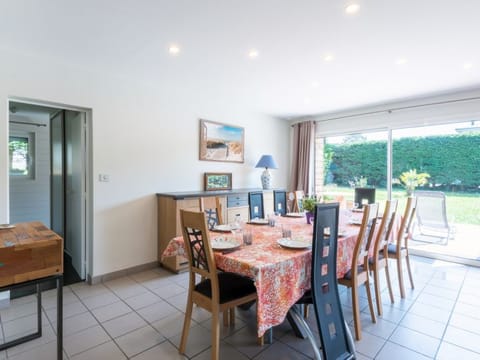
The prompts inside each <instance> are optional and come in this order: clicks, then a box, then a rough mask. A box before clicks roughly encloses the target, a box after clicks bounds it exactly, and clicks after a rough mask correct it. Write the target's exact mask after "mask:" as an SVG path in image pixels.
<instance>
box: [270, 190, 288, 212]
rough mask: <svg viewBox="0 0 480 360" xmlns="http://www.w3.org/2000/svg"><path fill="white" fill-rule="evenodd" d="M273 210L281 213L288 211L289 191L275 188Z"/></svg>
mask: <svg viewBox="0 0 480 360" xmlns="http://www.w3.org/2000/svg"><path fill="white" fill-rule="evenodd" d="M273 211H275V212H276V213H278V214H280V215H285V214H286V212H287V193H286V191H283V190H273Z"/></svg>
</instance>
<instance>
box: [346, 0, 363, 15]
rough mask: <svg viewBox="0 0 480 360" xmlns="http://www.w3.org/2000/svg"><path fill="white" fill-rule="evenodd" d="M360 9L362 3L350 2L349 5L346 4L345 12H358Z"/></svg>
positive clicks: (351, 13) (350, 13) (349, 13)
mask: <svg viewBox="0 0 480 360" xmlns="http://www.w3.org/2000/svg"><path fill="white" fill-rule="evenodd" d="M359 10H360V5H359V4H357V3H350V4H348V5H347V6H345V12H346V13H347V14H348V15H353V14H356V13H357V12H358V11H359Z"/></svg>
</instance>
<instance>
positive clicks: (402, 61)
mask: <svg viewBox="0 0 480 360" xmlns="http://www.w3.org/2000/svg"><path fill="white" fill-rule="evenodd" d="M407 62H408V59H406V58H398V59H397V60H395V64H396V65H405V64H406V63H407Z"/></svg>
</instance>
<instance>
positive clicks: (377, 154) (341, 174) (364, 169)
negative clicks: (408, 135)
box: [316, 131, 388, 205]
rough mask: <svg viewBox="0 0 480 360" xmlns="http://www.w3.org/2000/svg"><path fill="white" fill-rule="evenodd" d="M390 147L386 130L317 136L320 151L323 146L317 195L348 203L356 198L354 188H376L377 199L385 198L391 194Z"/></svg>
mask: <svg viewBox="0 0 480 360" xmlns="http://www.w3.org/2000/svg"><path fill="white" fill-rule="evenodd" d="M318 145H319V146H318ZM387 146H388V132H387V131H381V132H365V133H356V134H348V135H342V136H332V137H326V138H321V139H317V150H319V149H321V151H317V159H318V158H320V159H322V162H321V165H320V166H317V169H316V171H317V175H316V192H317V194H319V195H321V196H322V197H323V198H325V199H326V200H329V199H332V200H335V199H338V200H341V202H343V203H344V204H345V205H346V203H347V202H349V203H353V202H354V201H355V189H358V188H361V189H375V199H376V201H380V202H382V201H384V200H385V199H386V198H387V197H388V195H387V184H388V170H387V164H388V162H387ZM318 163H319V162H318V161H317V164H318ZM357 194H358V190H357ZM357 201H358V199H357Z"/></svg>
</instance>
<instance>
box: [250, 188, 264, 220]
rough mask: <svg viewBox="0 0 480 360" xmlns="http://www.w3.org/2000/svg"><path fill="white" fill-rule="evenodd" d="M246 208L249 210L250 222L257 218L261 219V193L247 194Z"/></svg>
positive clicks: (252, 192) (262, 215)
mask: <svg viewBox="0 0 480 360" xmlns="http://www.w3.org/2000/svg"><path fill="white" fill-rule="evenodd" d="M248 206H249V208H250V220H251V219H255V218H259V219H263V218H264V217H265V216H264V214H263V192H262V191H251V192H249V193H248Z"/></svg>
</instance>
